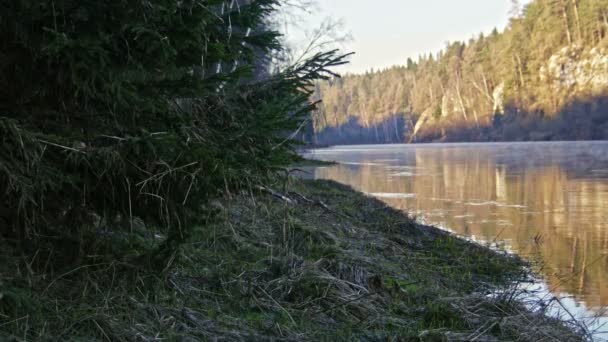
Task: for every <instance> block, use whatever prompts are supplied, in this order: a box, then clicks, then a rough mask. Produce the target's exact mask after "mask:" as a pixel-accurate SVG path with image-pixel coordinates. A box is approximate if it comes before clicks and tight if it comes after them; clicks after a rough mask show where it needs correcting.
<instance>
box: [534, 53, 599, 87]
mask: <svg viewBox="0 0 608 342" xmlns="http://www.w3.org/2000/svg"><path fill="white" fill-rule="evenodd" d="M539 75H540V79H541V81H545V82H547V83H548V84H550V85H551V86H552V87H553V89H554V90H570V91H576V92H579V93H581V92H598V91H602V90H604V89H605V88H606V86H607V85H608V50H607V49H605V48H599V47H594V48H592V49H590V50H585V49H584V48H583V47H582V46H580V45H572V46H567V47H564V48H562V49H561V50H560V51H559V52H558V53H556V54H554V55H553V56H551V58H549V60H548V61H547V62H546V63H545V65H543V66H542V67H541V68H540V72H539Z"/></svg>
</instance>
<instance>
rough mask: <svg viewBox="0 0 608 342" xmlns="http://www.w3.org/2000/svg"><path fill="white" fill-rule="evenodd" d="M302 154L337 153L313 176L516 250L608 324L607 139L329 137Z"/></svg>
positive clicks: (547, 283)
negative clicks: (349, 142)
mask: <svg viewBox="0 0 608 342" xmlns="http://www.w3.org/2000/svg"><path fill="white" fill-rule="evenodd" d="M305 156H306V157H310V158H314V159H319V160H327V161H336V162H338V164H337V165H334V166H328V167H319V168H315V169H314V170H312V171H311V172H312V173H313V176H314V178H317V179H332V180H335V181H338V182H341V183H344V184H348V185H351V186H352V187H354V188H355V189H357V190H360V191H363V192H365V193H368V194H369V195H371V196H374V197H377V198H379V199H381V200H382V201H385V202H386V203H388V204H389V205H391V206H393V207H395V208H398V209H401V210H403V211H405V212H407V213H409V214H410V215H411V216H416V217H417V218H418V219H419V220H421V221H423V222H426V223H429V224H433V225H436V226H438V227H441V228H444V229H448V230H450V231H452V232H454V233H456V234H458V235H461V236H463V237H466V238H469V239H472V240H475V241H478V242H482V243H488V242H489V243H492V242H494V243H495V245H496V246H497V247H498V248H502V249H505V250H507V251H510V252H514V253H517V254H519V255H520V256H522V257H523V258H525V259H527V260H529V261H531V262H532V263H533V264H534V265H535V269H536V270H537V272H538V274H539V275H540V276H541V277H542V280H543V285H542V288H543V289H545V291H547V290H548V291H549V292H550V293H552V294H553V295H555V296H558V297H559V298H561V299H562V302H563V303H565V305H566V306H567V308H568V310H569V311H571V312H574V313H575V314H576V315H578V316H580V317H583V316H584V317H587V320H588V322H589V323H588V324H589V325H590V326H591V327H592V328H593V329H597V330H608V324H606V323H607V322H608V314H606V313H605V312H604V311H605V308H606V307H608V257H607V256H608V142H544V143H476V144H424V145H365V146H336V147H331V148H326V149H317V150H312V151H309V153H307V154H306V155H305ZM591 316H594V317H596V318H595V319H594V320H593V322H591V321H590V319H589V318H588V317H591ZM604 324H606V325H604ZM603 325H604V326H603ZM597 336H598V339H600V337H601V339H605V338H606V337H607V336H608V335H606V334H601V333H599V334H598V335H597Z"/></svg>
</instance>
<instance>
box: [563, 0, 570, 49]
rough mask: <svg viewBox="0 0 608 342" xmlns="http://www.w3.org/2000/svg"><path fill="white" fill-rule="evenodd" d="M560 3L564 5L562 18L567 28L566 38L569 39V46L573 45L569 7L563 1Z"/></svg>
mask: <svg viewBox="0 0 608 342" xmlns="http://www.w3.org/2000/svg"><path fill="white" fill-rule="evenodd" d="M560 2H561V5H562V6H561V7H562V17H563V18H564V25H565V27H566V37H567V38H568V45H572V33H570V23H569V20H568V12H567V11H566V10H567V6H566V3H565V2H564V0H561V1H560Z"/></svg>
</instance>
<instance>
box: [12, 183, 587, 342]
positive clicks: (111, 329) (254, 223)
mask: <svg viewBox="0 0 608 342" xmlns="http://www.w3.org/2000/svg"><path fill="white" fill-rule="evenodd" d="M285 195H286V196H289V197H290V198H291V203H288V202H286V201H284V200H281V199H278V198H276V197H273V196H270V195H269V194H267V193H255V192H254V193H253V196H252V193H251V192H248V193H243V194H240V195H238V194H236V195H233V196H232V197H231V198H230V199H228V198H227V199H225V200H223V201H220V202H218V203H216V204H215V206H216V207H217V208H218V211H219V213H218V215H217V220H216V221H215V222H214V223H212V224H209V225H206V226H200V227H196V228H194V229H193V230H192V231H193V234H192V236H191V237H190V240H189V242H188V243H186V244H184V245H182V246H181V247H180V249H179V251H178V252H177V253H175V255H174V256H173V257H172V258H169V263H168V264H167V265H165V267H164V270H163V272H158V271H157V270H156V269H155V268H153V267H151V266H149V263H148V262H147V261H146V260H147V258H146V257H145V256H146V255H148V254H149V253H154V251H156V250H157V247H158V245H159V243H160V242H162V241H160V242H158V241H156V240H157V239H156V238H154V237H150V236H146V235H145V234H143V233H142V234H141V235H138V236H136V237H133V238H130V239H126V240H125V239H124V238H122V237H121V238H120V241H123V242H122V243H126V242H124V241H135V242H133V243H132V246H134V247H133V250H134V251H133V252H132V253H131V255H130V256H125V257H124V258H123V259H122V261H117V262H105V261H103V260H105V259H103V258H101V259H99V258H92V260H93V261H100V260H101V262H99V263H94V262H90V263H83V264H82V265H63V267H60V266H61V265H56V266H55V267H52V268H47V271H45V269H44V268H40V269H32V270H29V271H26V270H27V267H24V265H27V262H26V263H25V264H24V260H23V257H22V256H16V255H13V254H11V253H8V252H7V253H4V252H3V253H2V254H1V255H0V260H3V261H5V262H4V263H2V265H0V276H1V278H0V279H2V282H1V283H0V293H6V294H8V293H17V294H18V296H17V298H21V299H22V300H21V301H19V303H22V304H20V305H15V304H10V305H7V304H5V303H14V300H13V299H11V301H10V302H9V301H7V299H4V300H3V301H0V303H2V304H1V305H0V321H2V323H0V338H3V339H9V338H17V337H18V338H23V339H30V340H35V339H38V338H39V337H40V336H48V337H49V338H50V339H60V340H70V339H71V340H118V341H120V340H136V339H149V340H152V339H158V338H162V339H166V340H209V339H212V338H215V337H221V338H223V339H226V340H273V339H280V340H338V341H340V340H353V339H355V340H387V339H401V340H408V339H416V340H419V339H422V340H445V339H449V338H453V337H454V336H457V337H458V336H459V337H460V338H461V339H465V340H466V337H467V336H470V334H473V333H474V332H479V331H485V332H484V334H485V335H484V336H480V337H484V338H486V339H492V338H493V339H498V340H517V339H518V338H520V337H522V336H525V337H527V338H534V336H540V335H535V334H537V333H536V332H535V331H542V334H543V335H542V337H543V338H546V334H549V336H560V337H563V336H568V337H572V339H573V340H576V339H579V335H577V334H575V333H573V332H572V331H571V330H569V329H568V328H567V327H565V326H564V325H563V324H562V323H560V322H555V321H552V320H549V319H547V318H545V317H544V316H542V315H541V314H535V313H531V312H529V311H526V310H525V309H523V308H522V307H521V305H519V304H517V303H515V302H512V301H510V300H507V299H504V298H490V297H487V296H485V295H484V294H485V293H487V292H488V291H496V290H499V289H501V288H506V286H507V285H508V284H511V283H513V282H516V281H517V280H519V279H521V277H522V276H523V275H524V271H523V269H522V265H523V263H522V262H521V261H520V260H518V259H517V258H514V257H511V256H507V255H503V254H499V253H496V252H493V251H491V250H489V249H486V248H484V247H482V246H479V245H475V244H472V243H469V242H467V241H464V240H461V239H459V238H456V237H454V236H452V235H450V234H447V233H445V232H442V231H440V230H437V229H435V228H432V227H426V226H422V225H419V224H417V223H415V222H414V221H413V220H411V219H410V218H408V217H407V216H405V215H404V214H403V213H401V212H399V211H397V210H394V209H391V208H389V207H387V206H386V205H384V204H383V203H381V202H379V201H377V200H376V199H373V198H370V197H367V196H365V195H363V194H361V193H359V192H356V191H353V190H352V189H350V188H348V187H346V186H343V185H339V184H336V183H333V182H327V181H301V180H292V181H290V183H289V184H288V185H287V189H286V192H285ZM135 234H137V233H135ZM0 243H2V244H6V242H0ZM117 243H118V242H117ZM1 250H2V251H8V250H9V249H7V248H2V249H1ZM28 258H29V259H28ZM28 258H26V259H27V261H29V262H31V258H34V256H31V257H28ZM16 268H18V269H19V270H24V271H20V272H15V269H16ZM48 270H52V271H48ZM6 289H10V291H7V290H6ZM11 291H12V292H11ZM5 298H13V297H8V296H7V297H5ZM25 298H28V299H29V302H28V301H26V300H25ZM14 308H19V309H18V311H16V310H15V309H14ZM20 317H27V319H26V320H25V319H21V320H20V319H19V318H20ZM480 317H481V318H480ZM4 322H11V323H9V324H5V323H4ZM496 322H499V323H500V324H499V323H496ZM490 326H491V329H487V331H486V329H485V328H487V327H490ZM480 329H481V330H480ZM9 340H10V339H9Z"/></svg>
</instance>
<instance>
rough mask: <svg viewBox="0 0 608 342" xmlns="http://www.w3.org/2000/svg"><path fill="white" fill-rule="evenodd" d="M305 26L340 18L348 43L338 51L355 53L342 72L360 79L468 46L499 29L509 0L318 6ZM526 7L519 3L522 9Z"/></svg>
mask: <svg viewBox="0 0 608 342" xmlns="http://www.w3.org/2000/svg"><path fill="white" fill-rule="evenodd" d="M318 2H319V8H318V9H317V10H316V11H315V12H316V13H315V14H314V15H313V16H311V17H310V18H309V19H308V20H307V21H308V22H306V26H309V27H315V26H316V25H318V23H319V22H321V20H322V19H323V18H326V17H331V18H340V19H341V20H342V21H343V23H344V31H345V32H348V33H350V35H351V37H352V40H351V41H350V42H348V43H346V44H344V45H343V46H342V48H343V49H344V50H345V51H354V52H355V53H356V54H355V55H354V56H353V57H352V59H351V63H350V64H349V65H347V66H346V67H343V68H342V69H341V70H340V71H341V72H355V73H360V72H364V71H366V70H369V69H370V68H374V69H380V68H384V67H389V66H392V65H403V64H405V62H406V60H407V58H408V57H412V58H413V59H417V57H418V56H419V55H420V54H422V53H427V54H428V53H429V52H432V53H436V52H438V51H439V50H440V49H442V48H443V47H445V43H446V42H447V41H455V40H461V41H462V40H468V39H469V38H471V37H473V36H477V35H478V34H479V32H486V33H488V32H491V31H492V29H493V28H494V27H497V28H498V29H499V30H502V29H504V27H506V25H507V24H508V18H509V12H510V11H511V8H512V7H511V6H512V5H511V0H318ZM526 2H527V1H520V3H526Z"/></svg>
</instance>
